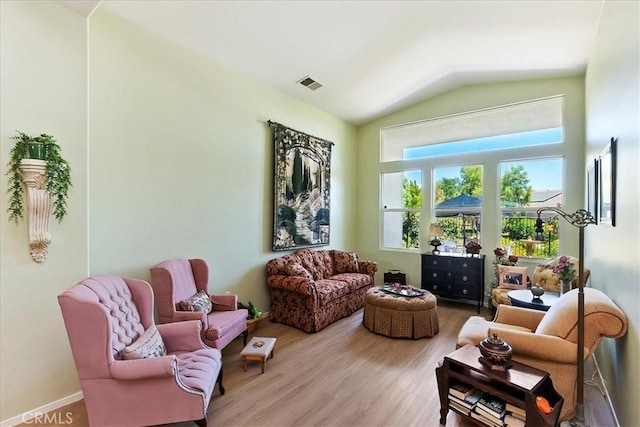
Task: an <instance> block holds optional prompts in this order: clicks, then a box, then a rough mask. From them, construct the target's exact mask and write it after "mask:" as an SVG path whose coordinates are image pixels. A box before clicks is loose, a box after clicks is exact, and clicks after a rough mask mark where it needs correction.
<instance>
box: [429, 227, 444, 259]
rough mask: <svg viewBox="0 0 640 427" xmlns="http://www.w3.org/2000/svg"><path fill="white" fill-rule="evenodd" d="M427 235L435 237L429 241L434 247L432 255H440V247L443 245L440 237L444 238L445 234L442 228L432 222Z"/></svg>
mask: <svg viewBox="0 0 640 427" xmlns="http://www.w3.org/2000/svg"><path fill="white" fill-rule="evenodd" d="M427 235H429V236H433V239H431V240H430V241H429V244H430V245H431V246H433V251H431V253H432V254H434V255H435V254H439V253H440V251H439V250H438V246H440V245H441V244H442V242H441V241H440V237H442V236H444V232H443V231H442V227H440V224H438V223H437V222H432V223H431V224H429V231H427Z"/></svg>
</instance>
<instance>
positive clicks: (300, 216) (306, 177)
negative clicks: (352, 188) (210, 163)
mask: <svg viewBox="0 0 640 427" xmlns="http://www.w3.org/2000/svg"><path fill="white" fill-rule="evenodd" d="M269 124H270V125H271V127H272V128H273V141H274V168H275V182H274V195H273V208H274V209H273V217H274V220H273V250H274V251H285V250H290V249H299V248H305V247H313V246H325V245H328V244H329V234H330V233H329V231H330V228H329V225H330V217H331V215H330V213H331V211H330V203H329V202H330V194H331V193H330V184H331V180H330V175H331V147H332V146H333V143H332V142H330V141H326V140H324V139H320V138H316V137H314V136H311V135H307V134H306V133H303V132H299V131H297V130H294V129H291V128H288V127H286V126H284V125H281V124H279V123H275V122H271V121H270V122H269Z"/></svg>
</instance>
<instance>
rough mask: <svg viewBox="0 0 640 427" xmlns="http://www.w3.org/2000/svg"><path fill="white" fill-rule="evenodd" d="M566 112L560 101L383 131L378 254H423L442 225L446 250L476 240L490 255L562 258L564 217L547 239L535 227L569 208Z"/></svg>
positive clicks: (551, 225) (549, 227)
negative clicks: (548, 210) (553, 211)
mask: <svg viewBox="0 0 640 427" xmlns="http://www.w3.org/2000/svg"><path fill="white" fill-rule="evenodd" d="M563 109H564V98H563V97H562V96H556V97H549V98H544V99H538V100H532V101H526V102H519V103H515V104H510V105H505V106H499V107H494V108H487V109H484V110H479V111H472V112H469V113H462V114H456V115H452V116H447V117H440V118H435V119H429V120H424V121H420V122H414V123H409V124H406V125H400V126H393V127H389V128H383V129H381V147H380V161H381V163H380V164H381V169H382V174H381V176H382V182H381V189H382V191H381V194H382V199H381V218H382V221H381V225H382V230H381V232H382V233H381V236H382V237H381V246H382V247H383V248H394V249H405V250H406V249H409V250H421V251H425V250H427V249H428V248H429V246H428V245H427V242H428V241H429V240H430V239H431V238H432V237H433V236H426V233H427V230H428V229H429V224H430V223H431V222H433V221H436V222H438V223H439V224H440V226H441V228H442V230H443V233H444V236H439V237H440V240H442V241H443V245H442V247H440V250H441V251H448V252H453V251H461V248H462V247H463V246H464V245H465V244H466V243H467V242H468V241H469V240H471V239H473V240H477V241H479V242H480V243H481V244H482V246H483V247H484V252H485V253H490V252H491V250H492V248H493V247H495V246H493V245H496V246H503V247H506V248H507V249H508V250H509V251H511V253H514V254H516V255H519V256H522V257H541V258H551V257H555V256H557V255H558V253H559V247H560V237H559V236H560V234H559V232H558V231H559V230H558V227H559V221H558V218H556V217H555V216H553V215H549V214H546V215H543V217H544V218H545V221H546V222H545V233H544V236H540V235H536V233H535V219H536V217H537V215H536V213H537V210H538V209H540V208H542V207H551V206H553V207H564V206H563V205H564V188H563V183H564V180H563V171H564V155H565V154H566V148H565V147H566V145H564V142H565V137H564V125H563ZM456 165H457V166H456ZM404 166H406V170H403V169H404ZM385 169H387V170H389V172H387V171H385ZM423 179H424V184H425V185H424V186H423V185H422V183H423ZM422 200H425V201H429V203H422ZM487 209H488V211H487ZM487 212H490V213H491V217H490V218H487V217H486V215H487ZM494 215H495V217H494ZM487 221H489V222H488V223H487ZM483 223H485V226H484V227H483ZM486 230H489V231H486ZM487 232H489V233H490V234H489V235H486V233H487ZM541 237H542V238H544V241H543V242H540V241H539V240H538V239H540V238H541ZM483 241H484V242H486V243H483ZM421 245H422V247H421Z"/></svg>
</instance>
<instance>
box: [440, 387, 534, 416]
mask: <svg viewBox="0 0 640 427" xmlns="http://www.w3.org/2000/svg"><path fill="white" fill-rule="evenodd" d="M449 407H450V408H452V409H454V410H456V411H457V412H459V413H461V414H464V415H466V416H468V417H471V418H474V419H476V420H478V421H480V422H481V423H483V424H485V425H487V426H489V427H524V425H525V421H526V419H527V414H526V411H525V410H524V409H523V408H520V407H518V406H515V405H513V404H511V403H507V402H505V401H504V400H502V399H500V398H498V397H496V396H494V395H492V394H489V393H485V392H483V391H482V390H479V389H476V388H475V387H473V386H471V385H469V384H466V383H463V382H459V381H453V382H451V384H450V385H449Z"/></svg>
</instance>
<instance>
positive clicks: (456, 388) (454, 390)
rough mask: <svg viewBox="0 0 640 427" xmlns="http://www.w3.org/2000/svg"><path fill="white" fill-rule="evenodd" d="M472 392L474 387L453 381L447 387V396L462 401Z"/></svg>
mask: <svg viewBox="0 0 640 427" xmlns="http://www.w3.org/2000/svg"><path fill="white" fill-rule="evenodd" d="M474 390H475V387H473V386H471V385H469V384H467V383H463V382H460V381H453V382H452V383H451V385H450V386H449V394H450V395H452V396H455V397H457V398H458V399H462V400H464V399H466V398H467V396H469V395H470V394H471V393H473V391H474Z"/></svg>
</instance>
